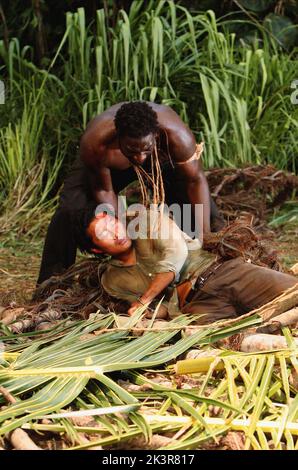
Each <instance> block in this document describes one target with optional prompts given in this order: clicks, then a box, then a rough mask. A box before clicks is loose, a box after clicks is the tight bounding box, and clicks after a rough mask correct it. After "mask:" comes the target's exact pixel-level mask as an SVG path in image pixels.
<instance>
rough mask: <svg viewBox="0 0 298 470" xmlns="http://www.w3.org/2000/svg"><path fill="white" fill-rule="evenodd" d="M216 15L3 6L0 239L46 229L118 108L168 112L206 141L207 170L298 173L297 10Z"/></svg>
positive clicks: (115, 7)
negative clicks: (89, 138)
mask: <svg viewBox="0 0 298 470" xmlns="http://www.w3.org/2000/svg"><path fill="white" fill-rule="evenodd" d="M214 3H215V2H211V1H209V2H207V1H203V2H199V1H197V2H187V1H184V2H173V1H171V0H170V1H166V0H160V1H158V0H151V1H149V2H143V1H139V0H137V1H133V2H125V1H122V2H109V1H105V2H102V3H101V2H96V1H89V2H84V5H85V6H86V8H85V9H84V8H82V7H81V6H80V5H81V2H78V1H70V0H68V1H67V2H64V4H63V7H61V5H60V4H59V3H58V2H57V1H51V2H42V1H33V2H28V1H27V3H26V2H18V1H15V2H10V3H9V4H8V5H6V4H4V5H3V4H2V7H1V16H2V19H4V20H5V21H3V26H2V31H3V40H2V41H1V43H0V56H1V58H2V60H3V63H4V65H3V66H2V67H1V78H3V79H4V81H5V85H6V102H5V105H2V106H1V111H2V113H1V115H0V124H1V127H2V129H1V133H0V204H1V214H2V215H1V220H0V224H1V226H0V227H1V228H0V230H1V231H3V232H7V231H8V230H11V229H12V228H13V230H16V231H18V232H20V231H21V232H23V233H24V232H26V233H29V234H32V235H33V234H35V233H38V232H39V231H40V230H42V229H43V227H44V226H45V224H46V222H47V220H48V218H49V215H50V214H51V208H52V207H53V204H54V203H55V200H56V199H55V197H56V195H57V191H58V189H59V187H60V185H61V183H62V181H63V178H64V176H65V174H66V173H67V171H68V168H69V165H70V164H71V162H72V161H73V160H74V158H75V155H76V153H77V149H78V143H79V138H80V135H81V133H82V131H83V129H84V127H85V126H86V123H87V122H88V121H89V119H91V118H92V117H93V116H94V115H96V114H97V113H100V112H102V111H103V110H104V109H106V108H107V107H109V106H110V105H112V104H114V103H116V102H119V101H124V100H132V99H144V100H151V101H156V102H158V103H164V104H167V105H169V106H172V107H173V108H174V109H175V110H176V111H177V112H178V113H179V114H180V116H181V117H182V119H183V120H184V121H186V122H187V123H188V124H189V125H190V127H191V129H192V130H193V132H194V133H195V135H196V138H197V139H198V140H200V139H202V138H204V140H205V142H206V151H205V155H204V164H205V167H212V166H236V165H243V164H249V163H268V162H272V163H273V164H275V165H276V166H277V167H278V168H282V169H285V168H286V169H289V170H291V171H295V169H296V155H297V146H298V144H297V134H298V133H297V127H298V111H297V110H298V107H297V106H295V105H294V104H293V103H292V102H291V100H290V95H291V93H292V92H293V90H292V89H291V83H292V82H293V80H295V79H296V78H297V72H296V71H297V47H296V46H295V41H296V38H297V28H296V27H295V26H294V23H295V18H296V16H295V15H296V13H297V12H296V4H293V2H291V1H288V2H253V1H251V2H249V1H248V0H245V1H244V0H243V1H240V0H239V1H238V2H216V3H217V4H219V3H220V4H221V5H222V6H221V7H220V8H219V7H218V6H217V7H216V6H215V5H213V4H214ZM264 3H266V4H267V6H266V8H265V7H264V5H263V7H262V8H261V6H260V7H259V8H257V4H258V5H259V4H260V5H261V4H264ZM98 5H99V6H102V8H99V9H97V7H98ZM210 6H211V7H212V6H213V7H214V8H215V12H214V11H213V10H211V9H209V8H210ZM77 7H78V8H77ZM121 7H123V8H121ZM76 8H77V9H76ZM63 9H65V11H66V10H68V9H70V11H68V12H67V13H65V14H64V13H62V11H63ZM281 13H282V14H287V15H288V16H283V17H282V16H280V14H281ZM277 14H279V17H278V21H279V23H278V25H279V26H276V23H274V22H273V21H272V18H273V17H272V15H275V16H276V15H277ZM221 15H223V16H221ZM270 15H271V17H270ZM270 18H271V20H270ZM274 18H275V17H274ZM283 20H286V24H284V23H280V22H281V21H283ZM54 25H56V26H55V27H54ZM240 33H241V34H240ZM15 36H17V37H15Z"/></svg>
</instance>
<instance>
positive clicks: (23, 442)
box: [0, 387, 42, 450]
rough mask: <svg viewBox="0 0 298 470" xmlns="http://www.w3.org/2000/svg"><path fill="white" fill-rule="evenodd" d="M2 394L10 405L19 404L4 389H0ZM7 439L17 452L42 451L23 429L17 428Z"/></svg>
mask: <svg viewBox="0 0 298 470" xmlns="http://www.w3.org/2000/svg"><path fill="white" fill-rule="evenodd" d="M0 393H1V394H2V395H3V397H4V398H5V400H6V401H7V402H8V403H11V404H14V403H16V402H17V400H16V399H15V398H14V396H13V395H12V394H11V393H10V392H9V391H8V390H6V389H5V388H4V387H0ZM7 438H8V439H9V440H10V442H11V444H12V446H13V447H14V449H16V450H42V449H41V448H40V447H38V446H37V445H36V444H35V443H34V442H33V441H32V439H30V437H29V436H28V434H27V433H26V432H25V431H23V429H21V428H17V429H15V430H14V431H12V432H11V433H10V434H9V435H8V436H7Z"/></svg>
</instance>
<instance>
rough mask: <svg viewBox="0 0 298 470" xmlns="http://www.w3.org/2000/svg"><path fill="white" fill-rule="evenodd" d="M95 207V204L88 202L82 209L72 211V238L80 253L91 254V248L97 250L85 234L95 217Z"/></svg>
mask: <svg viewBox="0 0 298 470" xmlns="http://www.w3.org/2000/svg"><path fill="white" fill-rule="evenodd" d="M96 207H97V204H96V202H90V203H89V204H88V205H87V206H86V207H84V209H78V210H74V211H72V214H71V225H72V233H73V237H74V240H75V242H76V244H77V247H78V248H79V249H80V250H81V251H82V253H92V251H91V248H97V247H96V245H94V243H93V241H92V239H91V238H90V237H89V235H88V234H87V229H88V227H89V225H90V224H91V222H92V220H93V219H94V217H95V210H96ZM92 254H93V253H92Z"/></svg>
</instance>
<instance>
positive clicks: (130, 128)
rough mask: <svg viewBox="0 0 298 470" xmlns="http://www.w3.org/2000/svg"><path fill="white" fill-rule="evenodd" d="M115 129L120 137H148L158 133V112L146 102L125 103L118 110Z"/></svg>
mask: <svg viewBox="0 0 298 470" xmlns="http://www.w3.org/2000/svg"><path fill="white" fill-rule="evenodd" d="M114 123H115V127H116V130H117V132H118V134H119V135H120V136H124V135H127V136H129V137H136V138H137V137H146V136H147V135H149V134H152V133H155V132H157V131H158V128H159V126H158V120H157V114H156V112H155V111H154V110H153V109H152V108H151V106H149V105H148V104H147V103H146V102H145V101H133V102H130V103H124V104H123V105H122V106H121V108H119V109H118V111H117V113H116V116H115V119H114Z"/></svg>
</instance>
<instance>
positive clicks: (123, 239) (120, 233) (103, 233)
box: [87, 213, 131, 256]
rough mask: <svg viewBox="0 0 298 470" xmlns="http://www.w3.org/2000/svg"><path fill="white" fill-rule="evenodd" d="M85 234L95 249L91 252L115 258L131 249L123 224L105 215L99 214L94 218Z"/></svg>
mask: <svg viewBox="0 0 298 470" xmlns="http://www.w3.org/2000/svg"><path fill="white" fill-rule="evenodd" d="M87 234H88V235H89V237H90V238H91V239H92V242H93V244H94V245H95V246H96V247H97V249H96V248H95V249H93V250H92V251H94V252H98V253H99V252H104V253H107V254H108V255H111V256H117V255H120V254H121V253H124V252H126V251H127V250H128V249H129V248H130V247H131V239H130V238H128V236H127V233H126V229H125V227H124V226H123V224H122V223H121V222H120V221H119V220H118V219H116V218H115V217H113V216H112V215H109V214H106V213H100V214H97V215H96V216H95V217H94V219H93V220H92V222H91V223H90V225H89V227H88V229H87Z"/></svg>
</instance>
